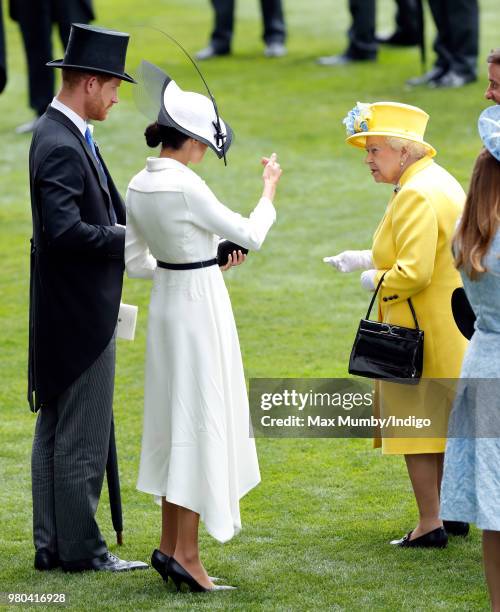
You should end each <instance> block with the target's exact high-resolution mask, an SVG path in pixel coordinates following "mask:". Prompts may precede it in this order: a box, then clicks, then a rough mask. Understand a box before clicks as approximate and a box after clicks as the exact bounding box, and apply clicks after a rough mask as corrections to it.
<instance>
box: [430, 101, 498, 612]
mask: <svg viewBox="0 0 500 612" xmlns="http://www.w3.org/2000/svg"><path fill="white" fill-rule="evenodd" d="M485 121H486V122H487V123H485ZM479 128H480V133H481V136H482V138H483V143H484V144H485V146H486V147H487V148H486V149H484V150H483V151H482V152H481V154H480V155H479V157H478V159H477V161H476V165H475V167H474V173H473V176H472V179H471V185H470V190H469V194H468V197H467V202H466V205H465V209H464V213H463V217H462V220H461V222H460V225H459V227H458V230H457V235H456V238H455V245H454V250H455V255H456V264H457V267H458V268H459V269H460V272H461V275H462V278H463V283H464V289H465V292H466V294H467V297H468V298H469V301H470V303H471V306H472V308H473V310H474V313H475V315H476V322H475V325H474V328H475V332H474V335H473V336H472V340H471V342H470V345H469V347H468V350H467V352H466V354H465V357H464V361H463V365H462V372H461V380H460V383H459V388H458V393H457V398H456V401H455V405H454V408H453V411H452V414H451V417H450V424H449V429H450V431H449V438H448V444H447V447H446V454H445V466H444V476H443V483H442V489H441V518H442V519H443V520H447V521H467V522H470V523H475V524H476V525H477V527H479V528H480V529H482V530H483V555H484V564H485V574H486V580H487V583H488V587H489V592H490V597H491V605H492V610H493V611H494V612H500V223H499V219H500V106H496V107H491V108H489V109H487V111H485V112H484V113H483V114H482V115H481V118H480V124H479ZM482 128H483V129H482Z"/></svg>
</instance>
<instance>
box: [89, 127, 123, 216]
mask: <svg viewBox="0 0 500 612" xmlns="http://www.w3.org/2000/svg"><path fill="white" fill-rule="evenodd" d="M85 140H86V141H87V144H88V145H89V147H90V150H91V151H92V155H93V156H94V158H95V160H96V162H97V165H98V166H99V170H100V172H101V175H102V177H103V179H104V182H105V183H106V185H107V184H108V178H107V176H106V173H105V172H104V168H103V167H102V164H101V160H100V159H99V157H98V156H97V151H96V148H95V143H94V139H93V138H92V134H91V133H90V129H89V127H88V126H87V129H86V130H85ZM110 214H111V222H112V223H113V225H114V224H115V223H116V221H117V219H116V214H115V211H114V209H113V206H111V208H110Z"/></svg>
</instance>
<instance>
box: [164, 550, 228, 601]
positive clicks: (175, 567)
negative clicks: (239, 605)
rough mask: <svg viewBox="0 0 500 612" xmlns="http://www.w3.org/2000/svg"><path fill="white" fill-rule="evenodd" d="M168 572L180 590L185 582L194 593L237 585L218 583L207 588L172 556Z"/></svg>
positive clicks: (224, 589)
mask: <svg viewBox="0 0 500 612" xmlns="http://www.w3.org/2000/svg"><path fill="white" fill-rule="evenodd" d="M167 573H168V575H169V576H170V578H172V580H173V581H174V584H175V586H176V588H177V590H178V591H180V590H181V585H182V584H183V583H184V584H186V585H187V587H188V589H189V590H190V591H191V592H192V593H212V592H213V591H232V590H234V589H235V588H236V587H232V586H228V585H223V584H218V585H214V586H213V587H212V588H211V589H207V588H206V587H204V586H203V585H201V584H200V583H199V582H197V581H196V580H195V579H194V578H193V577H192V576H191V574H190V573H189V572H187V571H186V570H185V569H184V568H183V567H182V565H181V564H180V563H178V562H177V561H176V560H175V559H174V558H173V557H170V559H169V561H168V564H167Z"/></svg>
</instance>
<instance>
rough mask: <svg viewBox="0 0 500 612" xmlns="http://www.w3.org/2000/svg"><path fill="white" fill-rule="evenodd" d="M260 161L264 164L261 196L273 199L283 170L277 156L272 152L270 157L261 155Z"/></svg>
mask: <svg viewBox="0 0 500 612" xmlns="http://www.w3.org/2000/svg"><path fill="white" fill-rule="evenodd" d="M260 163H261V164H262V165H263V166H264V172H263V173H262V178H263V180H264V191H263V193H262V197H264V198H269V199H270V200H273V198H274V194H275V192H276V185H277V184H278V182H279V180H280V177H281V173H282V172H283V170H282V169H281V166H280V165H279V164H278V156H277V155H276V153H272V155H271V157H263V158H262V159H261V161H260Z"/></svg>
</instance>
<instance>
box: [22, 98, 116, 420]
mask: <svg viewBox="0 0 500 612" xmlns="http://www.w3.org/2000/svg"><path fill="white" fill-rule="evenodd" d="M101 163H102V169H100V168H99V164H98V162H97V160H96V159H95V157H94V156H93V154H92V152H91V149H90V147H89V145H88V144H87V142H86V141H85V138H84V137H83V135H82V134H81V132H80V131H79V129H78V128H77V127H76V125H75V124H74V123H73V122H72V121H71V120H70V119H69V118H68V117H67V116H66V115H64V114H63V113H61V112H60V111H58V110H56V109H55V108H53V107H51V106H50V107H49V108H48V110H47V112H46V113H45V114H44V115H43V116H42V117H41V119H40V120H39V122H38V124H37V127H36V130H35V132H34V135H33V141H32V144H31V149H30V162H29V167H30V186H31V208H32V215H33V238H32V248H31V282H30V341H29V374H28V379H29V380H28V385H29V390H28V399H29V401H30V405H31V407H32V410H37V409H38V408H40V407H41V406H44V405H47V404H50V403H51V402H52V401H53V400H54V399H55V398H56V397H57V396H58V395H59V394H60V393H62V392H63V391H64V390H65V389H66V388H68V387H69V386H70V385H71V383H72V382H74V381H75V380H76V379H77V378H78V377H79V376H80V374H82V373H83V372H84V371H85V370H86V369H87V368H88V367H89V366H90V365H92V363H93V362H94V361H95V360H96V359H97V357H98V356H99V355H100V354H101V352H102V351H103V350H104V349H105V347H106V346H107V344H108V343H109V341H110V340H111V337H112V335H113V333H114V330H115V326H116V322H117V318H118V310H119V306H120V298H121V291H122V282H123V269H124V259H123V251H124V241H125V232H124V229H123V228H121V227H117V226H115V225H113V223H112V219H113V213H112V210H111V209H112V208H113V209H114V213H115V216H116V219H117V223H119V224H122V225H124V224H125V208H124V205H123V201H122V199H121V197H120V195H119V193H118V191H117V189H116V187H115V185H114V184H113V181H112V179H111V176H110V175H109V172H108V171H107V169H106V167H105V165H104V162H103V161H102V159H101ZM104 174H105V175H106V176H104ZM33 396H34V397H33Z"/></svg>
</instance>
